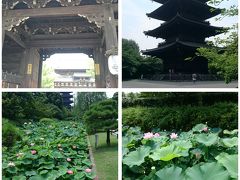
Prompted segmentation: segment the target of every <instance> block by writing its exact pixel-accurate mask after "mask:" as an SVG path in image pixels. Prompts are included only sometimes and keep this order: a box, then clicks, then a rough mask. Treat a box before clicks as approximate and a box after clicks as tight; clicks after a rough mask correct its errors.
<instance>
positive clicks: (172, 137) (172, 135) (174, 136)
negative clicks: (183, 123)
mask: <svg viewBox="0 0 240 180" xmlns="http://www.w3.org/2000/svg"><path fill="white" fill-rule="evenodd" d="M170 137H171V139H177V137H178V135H177V134H176V133H172V134H171V135H170Z"/></svg>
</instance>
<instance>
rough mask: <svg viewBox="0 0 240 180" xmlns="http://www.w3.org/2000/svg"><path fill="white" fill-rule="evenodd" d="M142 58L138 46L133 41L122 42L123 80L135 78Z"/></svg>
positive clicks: (124, 40) (125, 40)
mask: <svg viewBox="0 0 240 180" xmlns="http://www.w3.org/2000/svg"><path fill="white" fill-rule="evenodd" d="M141 59H142V57H141V55H140V50H139V46H138V44H137V43H136V42H135V41H133V40H128V39H123V40H122V76H123V79H131V78H134V77H136V74H137V70H138V66H139V65H140V61H141Z"/></svg>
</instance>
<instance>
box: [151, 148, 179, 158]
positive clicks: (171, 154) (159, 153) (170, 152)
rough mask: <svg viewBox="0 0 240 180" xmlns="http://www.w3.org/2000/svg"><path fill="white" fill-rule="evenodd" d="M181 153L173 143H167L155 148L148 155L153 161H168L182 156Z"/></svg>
mask: <svg viewBox="0 0 240 180" xmlns="http://www.w3.org/2000/svg"><path fill="white" fill-rule="evenodd" d="M181 153H182V151H181V150H180V149H179V147H177V146H175V145H169V146H166V147H163V148H161V149H157V150H156V151H155V152H154V153H153V154H152V155H150V156H149V157H150V158H152V159H153V160H154V161H158V160H162V161H170V160H172V159H174V158H176V157H181V156H182V154H181Z"/></svg>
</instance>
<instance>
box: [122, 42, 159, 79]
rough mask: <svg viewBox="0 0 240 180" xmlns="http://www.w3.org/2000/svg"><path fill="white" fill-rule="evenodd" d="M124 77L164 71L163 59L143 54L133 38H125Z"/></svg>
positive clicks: (123, 44) (135, 76) (137, 76)
mask: <svg viewBox="0 0 240 180" xmlns="http://www.w3.org/2000/svg"><path fill="white" fill-rule="evenodd" d="M122 47H123V48H122V49H123V51H122V52H123V55H122V59H123V65H122V75H123V79H133V78H140V76H141V75H149V74H150V75H153V74H157V73H159V72H161V71H162V67H163V66H162V60H160V59H158V58H156V57H150V56H141V54H140V50H139V46H138V44H137V43H136V42H135V41H133V40H128V39H123V40H122Z"/></svg>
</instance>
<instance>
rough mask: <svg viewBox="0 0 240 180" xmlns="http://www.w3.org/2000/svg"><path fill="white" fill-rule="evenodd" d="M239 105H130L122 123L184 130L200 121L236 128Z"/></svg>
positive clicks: (148, 129)
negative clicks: (149, 106) (148, 106)
mask: <svg viewBox="0 0 240 180" xmlns="http://www.w3.org/2000/svg"><path fill="white" fill-rule="evenodd" d="M237 112H238V108H237V104H235V103H218V104H215V105H212V106H190V105H189V106H175V107H151V108H147V107H131V108H125V109H123V125H124V126H131V127H134V126H139V127H141V129H142V130H143V131H145V132H147V131H151V130H152V129H154V128H160V129H161V130H169V131H171V130H173V129H176V130H180V129H181V130H184V131H188V130H190V129H191V127H193V126H195V125H196V124H199V123H206V122H207V124H208V126H210V127H220V128H222V129H230V130H231V129H237V127H238V126H237V122H238V113H237Z"/></svg>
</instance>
